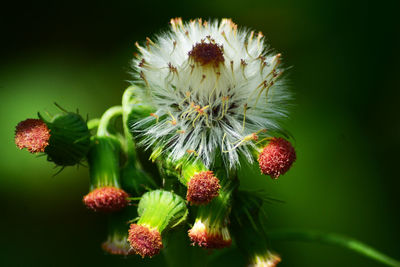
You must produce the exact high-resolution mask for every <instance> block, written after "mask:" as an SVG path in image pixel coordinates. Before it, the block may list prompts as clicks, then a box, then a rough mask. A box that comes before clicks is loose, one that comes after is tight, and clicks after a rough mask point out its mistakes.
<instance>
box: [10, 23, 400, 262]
mask: <svg viewBox="0 0 400 267" xmlns="http://www.w3.org/2000/svg"><path fill="white" fill-rule="evenodd" d="M136 46H137V48H138V53H137V54H135V59H134V60H133V61H132V68H133V77H134V80H133V81H132V84H131V86H130V87H128V88H127V89H126V91H125V92H124V94H123V97H122V104H121V106H115V107H111V108H110V109H108V110H107V111H106V112H105V113H104V114H103V115H102V117H101V118H100V119H92V120H90V121H88V122H86V121H85V120H83V118H82V117H81V116H80V115H79V114H76V113H73V112H68V111H66V110H63V109H62V108H60V109H61V113H60V114H58V115H56V116H54V117H52V118H50V119H45V118H44V117H43V116H41V115H40V114H39V118H38V119H27V120H25V121H22V122H21V123H19V124H18V125H17V128H16V135H15V143H16V145H17V146H18V147H19V148H20V149H23V148H27V149H28V151H29V152H31V153H45V154H47V156H48V160H49V161H52V162H54V163H55V164H57V165H58V166H61V167H62V168H64V167H65V166H71V165H75V164H81V162H82V161H84V160H86V161H87V163H88V165H89V175H90V186H89V193H88V194H87V195H86V196H84V197H83V203H84V204H85V205H86V206H87V207H88V209H90V210H92V211H94V212H103V213H107V214H108V216H109V218H110V233H109V235H108V238H107V240H106V241H105V242H104V243H103V244H102V248H103V249H104V250H105V251H106V252H108V253H110V254H115V255H131V254H138V255H140V256H142V257H153V256H156V255H158V254H159V253H160V251H163V250H164V247H165V251H166V252H165V254H166V257H167V258H169V259H171V257H169V255H168V253H169V252H168V249H167V247H168V245H169V244H171V243H173V242H174V240H173V238H171V237H170V236H169V233H173V232H181V233H182V232H186V233H187V245H189V244H191V245H192V246H198V247H201V248H203V249H209V250H221V249H224V248H227V247H229V246H233V245H234V246H237V247H238V248H239V249H240V250H241V251H242V252H243V253H244V254H245V255H246V257H247V259H248V260H247V261H248V264H249V266H276V265H277V264H278V263H279V262H280V261H281V257H280V256H279V255H278V253H276V252H275V251H273V249H272V248H271V247H270V245H269V241H268V240H269V239H270V238H276V239H288V238H289V239H290V238H297V239H303V240H316V241H321V242H327V243H332V244H337V245H341V246H344V247H347V248H349V249H353V250H355V251H358V252H360V253H362V254H364V255H366V256H369V257H371V258H374V259H376V260H378V261H380V262H382V263H386V264H387V265H391V266H399V263H398V262H397V261H395V260H393V259H391V258H389V257H387V256H385V255H383V254H381V253H379V252H377V251H375V250H373V249H372V248H370V247H367V246H366V245H364V244H362V243H360V242H358V241H355V240H352V239H349V238H345V237H342V236H340V235H333V234H325V233H319V232H299V231H288V230H275V231H271V230H266V229H265V227H264V226H265V225H264V221H265V216H264V207H263V206H264V204H265V203H267V202H271V201H273V200H272V199H271V198H270V197H268V195H266V194H265V192H252V191H245V190H242V189H241V188H240V187H239V186H240V179H239V177H238V169H239V168H240V166H241V165H243V164H247V165H250V166H256V168H259V169H260V171H261V173H262V174H264V175H266V176H269V177H271V178H272V179H278V178H279V177H280V176H282V175H284V174H285V173H286V172H287V171H288V170H289V169H290V168H291V167H292V165H293V163H294V162H295V160H296V152H295V149H294V147H293V145H292V144H291V142H290V141H289V140H290V139H291V135H290V134H289V133H288V131H287V130H285V129H283V128H282V127H281V121H282V120H283V119H285V118H286V117H287V116H288V110H287V107H288V105H289V101H290V100H291V94H290V92H289V91H288V90H287V87H286V86H285V77H284V71H285V68H284V67H282V62H281V60H282V56H281V54H279V53H275V52H274V51H273V50H271V49H270V48H269V47H268V46H267V44H266V43H265V39H264V36H263V34H262V33H261V32H259V33H255V32H253V31H248V30H246V29H243V28H238V27H237V25H236V24H234V23H233V22H232V21H231V20H229V19H223V20H221V21H217V20H216V21H202V20H201V19H198V20H193V21H190V22H188V23H183V22H182V20H181V19H180V18H176V19H172V20H171V28H170V30H169V31H168V32H166V33H163V34H160V35H158V36H156V38H155V39H154V40H151V39H150V38H147V39H146V42H145V43H144V44H142V45H141V44H139V43H137V44H136ZM118 118H121V121H122V130H121V129H120V128H119V127H118V124H116V121H117V120H118ZM146 156H147V157H148V158H149V160H150V161H151V163H150V164H144V163H143V158H145V157H146ZM246 179H251V177H246ZM137 201H138V203H137V206H138V208H137V209H136V208H135V205H136V202H137ZM188 228H189V229H188ZM171 246H172V245H171ZM175 260H178V259H175ZM169 262H172V263H171V265H172V266H175V264H176V263H174V259H173V260H172V261H171V260H169Z"/></svg>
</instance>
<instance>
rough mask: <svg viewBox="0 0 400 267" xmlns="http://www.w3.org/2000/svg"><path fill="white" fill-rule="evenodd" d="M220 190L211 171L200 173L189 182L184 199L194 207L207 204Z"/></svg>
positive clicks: (216, 179) (217, 181)
mask: <svg viewBox="0 0 400 267" xmlns="http://www.w3.org/2000/svg"><path fill="white" fill-rule="evenodd" d="M220 188H221V186H220V185H219V180H218V178H216V177H215V176H214V174H213V172H212V171H202V172H199V173H196V174H194V175H193V177H192V178H191V179H190V180H189V182H188V188H187V195H186V199H187V201H189V202H190V203H191V204H194V205H204V204H208V203H209V202H210V201H211V200H212V199H213V198H215V197H217V196H218V191H219V189H220Z"/></svg>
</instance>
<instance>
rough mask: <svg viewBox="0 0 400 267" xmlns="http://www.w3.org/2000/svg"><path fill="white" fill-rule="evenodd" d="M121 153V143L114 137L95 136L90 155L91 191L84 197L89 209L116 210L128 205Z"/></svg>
mask: <svg viewBox="0 0 400 267" xmlns="http://www.w3.org/2000/svg"><path fill="white" fill-rule="evenodd" d="M119 153H120V147H119V144H118V142H117V141H116V140H114V139H113V138H111V137H106V136H101V137H95V138H93V141H92V145H91V148H90V151H89V155H88V163H89V172H90V183H91V184H90V191H91V192H90V193H89V194H87V195H86V196H85V197H84V198H83V202H84V204H85V205H86V207H88V208H89V209H91V210H94V211H100V212H115V211H118V210H121V209H123V208H125V207H126V206H127V205H128V197H129V195H128V194H127V193H126V192H125V191H124V190H123V189H121V188H120V181H119V179H120V177H119V173H120V170H119Z"/></svg>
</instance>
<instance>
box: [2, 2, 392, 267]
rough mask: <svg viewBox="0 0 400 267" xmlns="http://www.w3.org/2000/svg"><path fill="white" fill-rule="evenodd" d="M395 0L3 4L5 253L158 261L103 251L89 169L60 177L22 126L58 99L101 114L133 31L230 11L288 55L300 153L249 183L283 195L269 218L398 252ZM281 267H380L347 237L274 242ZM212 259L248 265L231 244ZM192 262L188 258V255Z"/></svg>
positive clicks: (33, 261) (112, 99) (63, 261)
mask: <svg viewBox="0 0 400 267" xmlns="http://www.w3.org/2000/svg"><path fill="white" fill-rule="evenodd" d="M397 2H398V1H393V2H389V1H385V0H382V1H378V2H376V1H375V2H369V1H340V0H339V1H316V0H303V1H289V0H282V1H265V0H247V1H242V0H224V1H182V0H175V1H155V0H152V1H124V2H123V1H121V2H119V1H96V2H93V3H90V2H89V1H65V2H64V1H48V2H46V1H32V2H15V3H14V4H12V3H8V4H9V5H8V6H3V7H2V11H1V16H0V30H1V31H0V36H1V37H0V38H1V43H0V46H1V49H0V58H1V59H0V99H1V105H0V114H1V116H0V125H1V129H0V138H1V140H3V145H2V146H1V147H2V149H4V151H3V152H2V153H3V154H2V156H1V160H0V203H1V209H2V211H1V213H0V214H1V219H0V236H1V238H0V239H1V241H0V265H1V266H95V265H96V266H110V265H112V266H134V265H136V266H141V265H143V266H163V265H164V262H163V259H162V257H156V258H154V259H153V260H152V261H142V260H140V259H139V257H133V258H130V259H124V258H119V257H117V258H115V257H112V256H107V255H105V254H104V253H103V252H102V251H101V249H100V243H101V242H102V241H103V240H104V239H105V230H106V224H105V219H104V218H103V217H101V216H97V215H94V214H92V213H90V212H88V211H87V210H86V209H85V208H84V207H83V205H82V203H81V198H82V195H84V194H86V193H87V190H88V171H87V169H86V168H80V169H76V168H67V169H65V170H64V171H63V172H62V173H61V174H59V175H58V176H55V177H52V175H53V174H54V173H55V172H56V170H55V169H53V166H52V164H50V163H48V162H46V160H45V158H44V157H42V158H36V157H35V156H32V155H30V154H29V153H26V152H25V151H19V150H17V149H16V147H15V145H14V143H13V136H14V127H15V125H16V124H17V123H18V122H19V121H21V120H23V119H25V118H27V117H35V116H36V112H37V111H44V110H47V111H49V112H54V111H56V109H55V107H54V105H53V102H57V103H59V104H60V105H62V106H63V107H65V108H67V109H69V110H75V109H76V108H79V111H80V113H81V114H84V115H86V114H89V116H90V118H94V117H98V116H100V115H101V114H102V112H103V111H104V110H105V109H106V108H107V107H110V106H112V105H116V104H118V103H120V97H121V94H122V92H123V90H124V88H125V87H127V85H128V83H127V80H129V79H130V77H129V74H128V72H129V70H130V68H129V64H130V59H131V58H132V55H133V52H135V47H134V42H135V41H141V40H143V39H145V37H146V36H152V34H154V33H157V32H160V31H161V30H164V29H166V28H167V23H168V22H169V19H170V18H172V17H177V16H181V17H183V18H184V19H190V18H196V17H202V18H204V19H207V18H222V17H230V18H232V19H233V20H234V21H235V22H236V23H238V24H239V25H244V26H248V27H251V28H253V29H256V30H261V31H262V32H263V33H264V34H265V35H266V37H267V39H268V40H269V42H270V43H271V45H272V47H274V48H276V49H277V50H278V51H279V52H281V53H282V54H283V55H284V60H285V62H286V64H287V65H290V66H293V68H292V69H291V70H290V78H291V86H292V89H293V92H294V93H295V96H296V100H295V102H294V106H293V108H292V114H291V117H290V119H289V120H288V121H287V123H286V127H287V128H288V129H289V130H290V131H291V132H292V134H293V135H294V136H295V138H296V141H295V146H296V149H297V153H298V160H297V162H296V163H295V165H294V167H293V168H292V170H291V171H290V172H289V173H288V174H287V175H285V176H283V177H282V178H281V179H279V180H278V181H271V180H270V179H266V177H262V176H260V175H258V174H257V173H254V174H252V175H251V177H250V178H249V179H246V180H244V181H243V186H244V187H247V188H265V189H266V190H267V191H268V192H269V193H270V194H271V195H273V196H275V197H277V198H279V199H282V200H284V201H285V203H284V204H275V205H271V206H268V214H269V217H268V221H267V222H266V224H267V225H268V227H271V228H272V227H290V228H300V229H318V230H325V231H333V232H339V233H342V234H345V235H349V236H352V237H355V238H357V239H360V240H362V241H364V242H366V243H367V244H370V245H372V246H374V247H376V248H378V249H380V250H382V251H384V252H386V253H387V254H389V255H391V256H393V257H397V258H400V245H399V240H400V230H399V226H400V216H399V203H400V194H399V186H400V182H399V179H400V177H399V175H398V166H399V163H398V162H399V152H398V151H399V149H400V142H399V138H398V137H399V134H400V123H399V122H400V121H399V115H400V113H399V102H400V98H399V96H400V94H399V91H400V86H399V85H400V84H399V59H400V58H399V53H398V49H399V42H398V41H399V39H398V37H399V34H400V33H399V23H398V14H397V13H398V10H399V6H398V3H397ZM274 248H275V250H276V251H278V252H279V253H280V254H281V256H282V258H283V261H282V263H281V264H280V266H282V267H284V266H297V267H298V266H308V267H310V266H327V267H329V266H343V267H344V266H382V265H380V264H378V263H375V262H373V261H371V260H368V259H365V258H363V257H361V256H359V255H357V254H354V253H352V252H349V251H346V250H344V249H341V248H336V247H331V246H326V245H320V244H309V243H300V242H274ZM215 265H216V266H225V265H226V266H243V259H242V258H241V256H240V254H239V253H236V251H235V250H232V251H227V252H226V256H225V257H223V258H221V259H220V260H218V263H215ZM187 266H191V263H188V265H187Z"/></svg>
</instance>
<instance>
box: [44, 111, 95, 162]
mask: <svg viewBox="0 0 400 267" xmlns="http://www.w3.org/2000/svg"><path fill="white" fill-rule="evenodd" d="M38 115H39V118H40V119H42V120H43V121H44V122H45V123H46V125H47V127H48V128H49V129H50V133H51V136H50V139H49V145H48V146H47V147H46V149H45V153H46V154H47V159H48V160H49V161H52V162H54V163H55V164H57V165H60V166H71V165H75V164H78V163H80V162H81V161H82V160H83V159H84V158H85V156H86V155H87V153H88V151H89V145H90V132H89V129H88V127H87V125H86V122H85V121H84V120H83V118H82V117H81V116H80V115H79V114H76V113H73V112H63V113H60V114H57V115H55V116H53V117H52V118H51V120H50V121H46V120H45V119H43V117H42V116H41V115H40V114H38Z"/></svg>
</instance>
